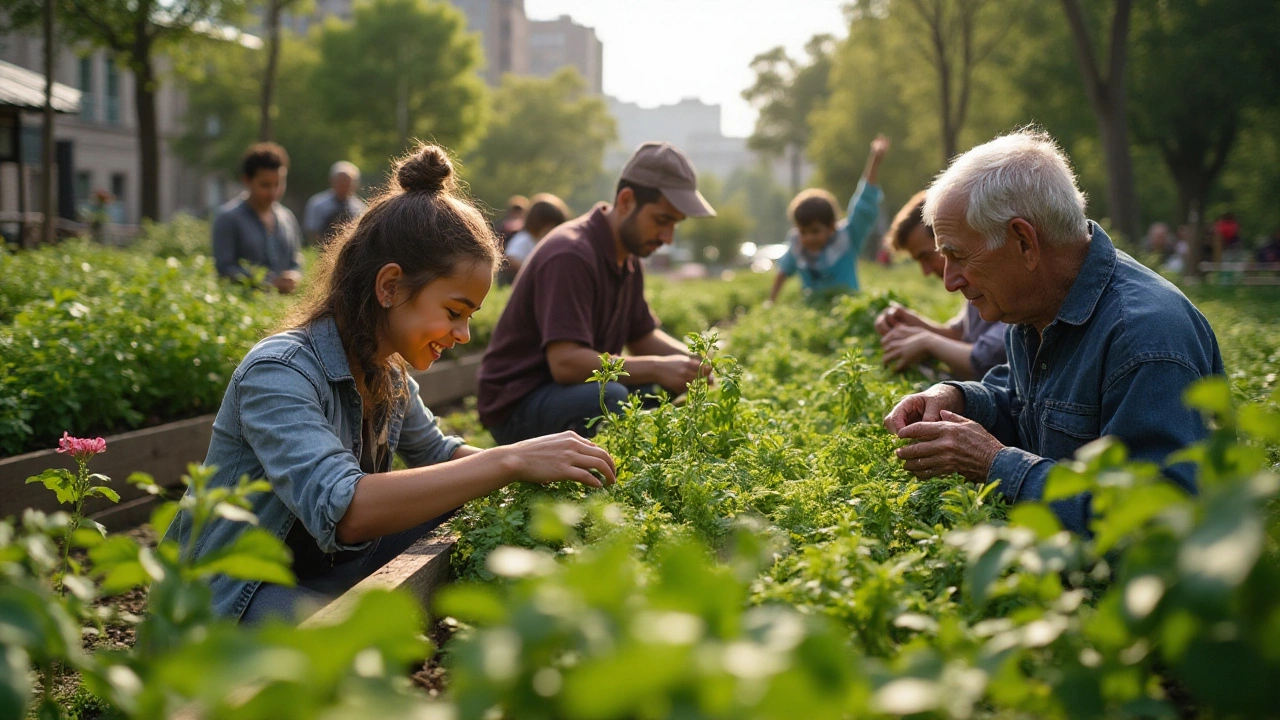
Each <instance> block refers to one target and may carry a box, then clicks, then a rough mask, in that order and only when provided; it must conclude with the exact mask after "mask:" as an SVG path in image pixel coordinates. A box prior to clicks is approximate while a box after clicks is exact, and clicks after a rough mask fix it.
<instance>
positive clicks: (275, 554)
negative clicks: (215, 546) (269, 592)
mask: <svg viewBox="0 0 1280 720" xmlns="http://www.w3.org/2000/svg"><path fill="white" fill-rule="evenodd" d="M292 562H293V554H292V553H290V552H289V549H288V548H287V547H285V544H284V543H283V542H281V541H280V539H279V538H277V537H276V536H275V535H272V534H271V533H269V532H267V531H266V530H262V529H260V528H252V529H250V530H248V531H246V532H245V533H243V534H242V535H240V537H238V538H236V540H235V542H233V543H231V545H229V546H227V547H224V548H220V549H219V550H217V551H215V552H212V553H210V554H208V555H206V556H205V557H203V558H201V559H200V560H199V561H197V562H196V564H195V567H193V568H192V569H193V570H194V571H195V572H196V574H197V575H199V576H201V577H207V576H209V575H216V574H219V573H221V574H223V575H226V576H228V577H233V578H236V579H237V580H260V581H262V582H271V583H276V584H278V585H289V586H292V585H293V584H294V582H295V580H294V577H293V571H292V570H291V564H292Z"/></svg>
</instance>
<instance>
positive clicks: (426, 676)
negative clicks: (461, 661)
mask: <svg viewBox="0 0 1280 720" xmlns="http://www.w3.org/2000/svg"><path fill="white" fill-rule="evenodd" d="M454 629H455V628H454V626H453V625H452V624H451V623H448V622H445V621H443V620H441V621H439V622H437V623H436V624H435V625H434V626H433V627H432V628H431V632H430V633H428V634H427V637H429V638H431V644H432V645H434V646H435V647H436V652H435V653H434V654H433V655H432V656H431V657H430V658H428V659H427V661H426V662H425V663H423V664H422V667H420V668H418V670H417V671H416V672H414V673H413V676H412V679H413V684H414V685H417V686H418V687H420V688H422V689H423V690H424V691H426V693H427V695H429V696H431V697H433V698H437V697H440V695H441V694H443V693H444V691H445V689H446V688H448V685H449V675H448V673H447V672H446V671H445V669H444V667H443V663H444V661H445V658H446V657H447V654H448V645H449V640H450V638H452V637H453V633H454Z"/></svg>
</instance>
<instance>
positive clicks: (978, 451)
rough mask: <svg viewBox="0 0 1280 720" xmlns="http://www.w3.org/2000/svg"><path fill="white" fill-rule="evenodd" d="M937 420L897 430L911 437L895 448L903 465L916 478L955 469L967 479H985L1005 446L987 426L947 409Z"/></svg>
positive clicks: (949, 472) (933, 475) (907, 437)
mask: <svg viewBox="0 0 1280 720" xmlns="http://www.w3.org/2000/svg"><path fill="white" fill-rule="evenodd" d="M939 415H940V416H941V419H940V420H938V421H937V422H918V423H914V424H912V425H908V426H907V427H905V428H903V429H902V430H901V431H900V432H898V437H900V438H903V439H905V440H910V441H912V442H911V444H910V445H907V446H905V447H901V448H898V450H897V455H898V458H899V459H900V460H902V461H903V467H905V468H906V469H907V471H908V472H910V473H912V474H913V475H915V476H916V477H918V478H921V479H927V478H933V477H938V476H939V475H950V474H952V473H955V474H957V475H960V476H962V477H963V478H964V479H965V480H968V481H969V482H976V483H980V482H986V480H987V475H988V473H990V471H991V463H993V462H995V459H996V454H997V453H999V452H1000V450H1001V449H1003V448H1004V445H1003V444H1001V442H1000V441H999V440H996V439H995V437H993V436H992V435H991V433H989V432H987V430H986V428H984V427H982V426H981V425H979V424H978V423H976V422H974V421H972V420H969V419H968V418H965V417H962V416H960V415H957V414H955V413H953V412H950V411H948V410H943V411H941V412H940V413H939Z"/></svg>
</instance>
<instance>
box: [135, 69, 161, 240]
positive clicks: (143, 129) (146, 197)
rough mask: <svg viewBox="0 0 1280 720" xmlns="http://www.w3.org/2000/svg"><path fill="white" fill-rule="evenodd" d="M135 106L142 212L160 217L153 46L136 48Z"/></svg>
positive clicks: (158, 137)
mask: <svg viewBox="0 0 1280 720" xmlns="http://www.w3.org/2000/svg"><path fill="white" fill-rule="evenodd" d="M134 53H135V54H134V59H133V77H134V80H135V85H136V87H135V88H134V94H133V97H134V109H135V110H136V111H137V115H138V149H139V151H140V152H139V155H140V158H139V163H138V167H139V170H140V173H139V175H140V177H141V192H140V193H139V195H140V196H141V215H142V218H143V219H147V220H159V219H160V132H159V128H157V127H156V82H155V68H153V67H152V65H151V53H150V48H147V49H146V50H145V51H139V50H135V51H134Z"/></svg>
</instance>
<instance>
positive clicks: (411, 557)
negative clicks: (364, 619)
mask: <svg viewBox="0 0 1280 720" xmlns="http://www.w3.org/2000/svg"><path fill="white" fill-rule="evenodd" d="M457 542H458V538H457V537H456V536H454V535H451V534H449V532H448V530H447V526H446V528H442V529H441V530H437V531H436V532H434V533H432V534H430V535H428V536H427V537H424V538H422V539H420V540H418V541H417V542H416V543H414V544H413V545H410V546H409V549H408V550H405V551H404V552H403V553H401V554H400V555H399V556H397V557H396V558H395V559H394V560H392V561H391V562H389V563H387V564H386V565H384V566H383V567H382V568H380V569H379V570H378V571H377V572H375V573H373V574H372V575H370V576H369V577H367V578H365V579H364V580H361V581H360V582H359V583H358V584H357V585H356V586H355V587H353V588H351V589H350V590H348V591H347V592H345V593H343V594H342V595H341V596H340V597H338V598H337V599H336V600H334V601H333V602H331V603H329V604H328V605H325V606H324V607H323V608H320V610H319V611H318V612H316V614H315V615H312V616H311V617H309V618H307V619H306V620H305V621H304V622H303V623H302V626H303V627H310V626H318V625H330V624H333V623H336V622H340V621H341V620H342V619H343V618H345V617H347V615H348V614H349V613H350V612H351V608H352V607H353V606H354V605H355V602H356V600H357V598H359V597H360V595H361V594H363V593H366V592H368V591H370V590H396V589H403V590H407V591H409V593H410V594H411V595H413V597H414V598H416V599H417V600H418V602H419V603H421V605H422V607H423V608H429V607H430V603H431V598H432V597H434V596H435V593H436V592H437V591H438V590H439V589H440V588H441V587H443V586H444V585H445V584H446V583H447V582H448V581H449V576H450V565H449V556H450V555H451V554H452V553H453V546H454V545H455V544H457Z"/></svg>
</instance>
